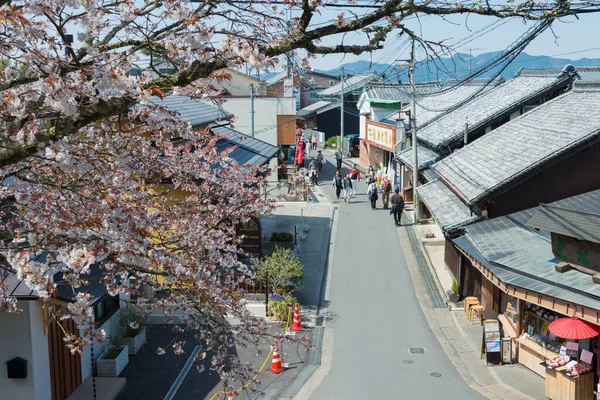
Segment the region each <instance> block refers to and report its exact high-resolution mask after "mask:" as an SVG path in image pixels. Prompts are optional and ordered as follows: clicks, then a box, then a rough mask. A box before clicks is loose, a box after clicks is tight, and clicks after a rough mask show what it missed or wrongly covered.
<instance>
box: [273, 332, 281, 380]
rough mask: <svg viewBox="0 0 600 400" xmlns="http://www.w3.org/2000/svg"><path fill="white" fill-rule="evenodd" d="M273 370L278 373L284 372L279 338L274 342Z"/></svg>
mask: <svg viewBox="0 0 600 400" xmlns="http://www.w3.org/2000/svg"><path fill="white" fill-rule="evenodd" d="M271 372H275V373H276V374H278V373H280V372H283V364H282V363H281V356H280V355H279V343H278V342H277V340H276V341H275V344H273V361H272V362H271Z"/></svg>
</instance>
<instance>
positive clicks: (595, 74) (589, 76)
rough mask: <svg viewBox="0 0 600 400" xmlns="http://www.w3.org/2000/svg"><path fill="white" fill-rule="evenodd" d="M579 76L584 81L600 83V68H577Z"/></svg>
mask: <svg viewBox="0 0 600 400" xmlns="http://www.w3.org/2000/svg"><path fill="white" fill-rule="evenodd" d="M577 75H579V77H580V78H581V80H582V81H588V82H600V67H577Z"/></svg>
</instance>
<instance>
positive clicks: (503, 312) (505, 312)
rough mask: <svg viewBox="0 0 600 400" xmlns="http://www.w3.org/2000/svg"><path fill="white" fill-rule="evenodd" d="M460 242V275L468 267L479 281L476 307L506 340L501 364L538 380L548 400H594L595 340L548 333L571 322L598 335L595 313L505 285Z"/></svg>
mask: <svg viewBox="0 0 600 400" xmlns="http://www.w3.org/2000/svg"><path fill="white" fill-rule="evenodd" d="M461 239H462V238H461ZM461 239H458V240H455V243H458V244H459V246H458V249H459V251H461V253H462V254H461V256H462V257H464V258H465V259H466V262H463V263H462V264H463V265H464V266H465V270H466V271H468V266H472V267H474V268H476V269H477V270H479V272H480V273H481V276H482V279H483V281H482V292H481V295H480V296H479V299H480V301H481V305H482V306H483V307H484V308H485V310H486V312H487V315H488V316H492V317H493V318H494V319H497V320H498V321H499V322H500V325H501V335H502V337H504V338H506V340H508V339H509V342H510V354H509V355H508V356H507V357H503V360H502V362H503V363H509V362H518V363H519V364H521V365H523V366H525V367H527V368H529V369H530V370H532V371H534V372H536V373H537V374H539V375H540V376H542V377H543V378H544V379H545V385H546V396H547V397H548V398H549V399H552V400H563V399H565V400H566V399H569V400H571V399H590V400H591V399H595V398H596V397H595V396H594V393H595V388H596V386H597V385H598V382H599V374H600V365H598V362H597V360H598V357H599V356H600V353H599V346H598V336H595V337H592V338H587V339H583V340H577V338H574V337H573V338H567V337H561V336H559V335H556V334H554V333H553V332H552V330H551V324H552V323H553V322H554V321H557V320H559V319H564V318H565V317H573V316H576V317H578V318H579V319H581V320H582V321H585V322H586V323H587V324H588V325H589V326H591V327H592V329H596V330H597V331H598V332H600V311H599V310H598V309H592V308H589V307H586V306H583V305H580V304H576V303H572V302H568V301H565V300H562V299H559V298H556V297H553V296H549V295H548V294H543V293H539V292H536V291H533V290H529V289H525V288H523V287H519V286H515V285H511V284H507V283H506V282H504V281H503V280H502V279H500V277H499V276H498V275H497V274H496V272H497V271H494V270H493V268H490V266H489V265H485V264H484V263H483V262H481V261H482V260H481V259H479V257H474V256H473V255H472V254H470V253H469V252H467V251H465V249H463V248H461V246H460V244H461V243H464V240H461ZM465 247H466V246H465ZM489 287H493V290H490V289H489ZM486 288H488V289H486ZM565 290H568V289H565ZM504 343H505V342H504V341H503V346H504ZM504 352H505V351H504V349H503V353H504Z"/></svg>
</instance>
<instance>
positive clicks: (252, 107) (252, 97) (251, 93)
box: [250, 83, 254, 137]
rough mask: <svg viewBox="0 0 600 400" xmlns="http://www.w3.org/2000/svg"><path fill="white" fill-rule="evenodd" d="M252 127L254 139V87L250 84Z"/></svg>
mask: <svg viewBox="0 0 600 400" xmlns="http://www.w3.org/2000/svg"><path fill="white" fill-rule="evenodd" d="M250 126H251V128H250V129H251V132H252V137H254V85H253V84H252V83H251V84H250Z"/></svg>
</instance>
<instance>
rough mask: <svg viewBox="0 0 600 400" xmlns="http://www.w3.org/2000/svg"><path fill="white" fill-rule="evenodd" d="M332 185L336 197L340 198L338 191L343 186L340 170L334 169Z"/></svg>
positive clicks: (340, 190)
mask: <svg viewBox="0 0 600 400" xmlns="http://www.w3.org/2000/svg"><path fill="white" fill-rule="evenodd" d="M333 187H334V188H335V195H336V197H337V199H338V200H339V199H340V193H341V192H342V189H343V188H344V179H343V178H342V174H340V171H339V170H338V171H335V175H334V176H333Z"/></svg>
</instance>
